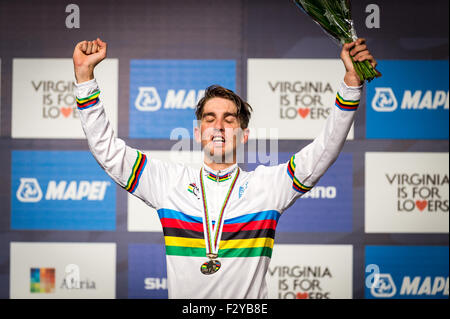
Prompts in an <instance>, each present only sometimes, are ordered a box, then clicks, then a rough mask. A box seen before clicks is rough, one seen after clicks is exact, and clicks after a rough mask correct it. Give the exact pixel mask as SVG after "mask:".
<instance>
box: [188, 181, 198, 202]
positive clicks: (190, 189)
mask: <svg viewBox="0 0 450 319" xmlns="http://www.w3.org/2000/svg"><path fill="white" fill-rule="evenodd" d="M187 190H188V192H189V193H192V194H194V196H195V197H197V199H200V196H199V195H198V192H199V189H198V187H197V185H196V184H195V183H190V184H189V186H188V188H187Z"/></svg>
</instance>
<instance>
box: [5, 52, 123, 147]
mask: <svg viewBox="0 0 450 319" xmlns="http://www.w3.org/2000/svg"><path fill="white" fill-rule="evenodd" d="M118 67H119V61H118V59H106V60H104V61H102V63H100V64H99V65H98V66H97V67H96V69H95V77H96V79H97V82H98V84H99V86H100V90H101V93H100V98H101V99H102V100H103V102H104V105H105V110H106V113H107V115H108V118H109V120H110V121H111V124H112V125H113V128H114V130H115V132H117V98H118V89H117V88H118ZM73 72H74V71H73V62H72V59H13V83H12V91H13V95H12V123H11V135H12V137H13V138H55V139H56V138H84V137H85V136H84V133H83V130H82V128H81V123H80V120H79V119H78V113H77V112H76V111H75V108H76V102H75V87H74V84H73V83H74V82H75V76H74V73H73Z"/></svg>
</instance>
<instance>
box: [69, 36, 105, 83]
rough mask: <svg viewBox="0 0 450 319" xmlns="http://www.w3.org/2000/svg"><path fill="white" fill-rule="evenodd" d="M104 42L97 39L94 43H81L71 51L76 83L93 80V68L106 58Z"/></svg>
mask: <svg viewBox="0 0 450 319" xmlns="http://www.w3.org/2000/svg"><path fill="white" fill-rule="evenodd" d="M106 47H107V44H106V42H103V41H102V40H100V38H97V40H94V41H81V42H79V43H78V44H77V45H76V46H75V50H74V51H73V66H74V69H75V78H76V80H77V83H82V82H86V81H89V80H92V79H93V78H94V68H95V66H96V65H97V64H99V63H100V62H101V61H102V60H103V59H104V58H106Z"/></svg>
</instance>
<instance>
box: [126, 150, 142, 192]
mask: <svg viewBox="0 0 450 319" xmlns="http://www.w3.org/2000/svg"><path fill="white" fill-rule="evenodd" d="M136 152H137V157H136V161H135V162H134V165H133V169H132V170H131V175H130V177H129V178H128V182H127V185H126V186H125V187H124V188H125V189H126V190H127V191H129V192H130V193H133V192H134V191H135V190H136V188H137V186H138V185H139V180H140V178H141V175H142V172H143V170H144V168H145V165H146V164H147V156H145V154H142V153H141V152H139V151H136Z"/></svg>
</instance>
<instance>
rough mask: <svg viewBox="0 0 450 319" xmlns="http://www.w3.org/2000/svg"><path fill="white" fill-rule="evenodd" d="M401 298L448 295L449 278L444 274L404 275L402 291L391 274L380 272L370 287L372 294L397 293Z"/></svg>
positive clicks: (379, 296)
mask: <svg viewBox="0 0 450 319" xmlns="http://www.w3.org/2000/svg"><path fill="white" fill-rule="evenodd" d="M397 292H398V295H399V296H400V297H401V298H405V297H408V296H448V295H449V278H448V277H442V276H414V277H410V276H404V277H403V280H402V283H401V286H400V291H397V287H396V285H395V283H394V280H393V279H392V277H391V275H390V274H379V275H378V276H377V279H376V282H375V283H374V285H373V286H372V287H371V289H370V293H371V294H372V296H374V297H377V298H390V297H393V296H395V295H396V294H397Z"/></svg>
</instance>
